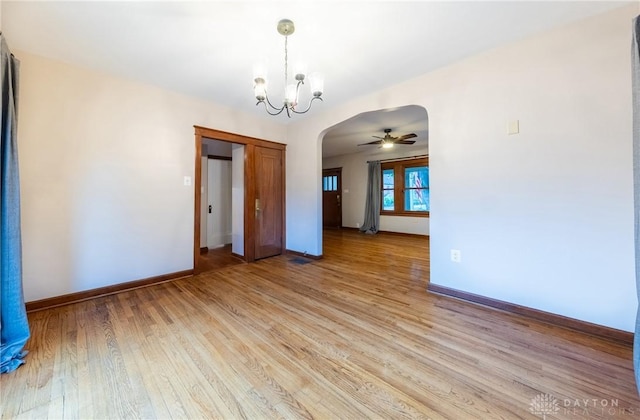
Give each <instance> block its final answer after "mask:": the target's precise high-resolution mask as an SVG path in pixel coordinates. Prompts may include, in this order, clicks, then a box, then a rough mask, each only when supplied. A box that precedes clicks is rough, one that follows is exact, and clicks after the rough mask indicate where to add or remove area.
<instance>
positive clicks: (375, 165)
mask: <svg viewBox="0 0 640 420" xmlns="http://www.w3.org/2000/svg"><path fill="white" fill-rule="evenodd" d="M381 178H382V174H381V170H380V161H379V160H376V161H373V162H369V178H368V181H367V201H366V203H365V209H364V223H362V226H361V227H360V231H361V232H364V233H370V234H374V233H378V230H380V200H381V198H380V194H381V193H382V191H381V190H382V187H381V184H382V179H381Z"/></svg>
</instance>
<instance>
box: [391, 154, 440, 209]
mask: <svg viewBox="0 0 640 420" xmlns="http://www.w3.org/2000/svg"><path fill="white" fill-rule="evenodd" d="M381 170H382V206H381V208H380V214H381V215H387V216H389V215H394V216H428V215H429V159H428V158H421V159H409V160H400V161H395V162H383V163H382V164H381Z"/></svg>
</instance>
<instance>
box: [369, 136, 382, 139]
mask: <svg viewBox="0 0 640 420" xmlns="http://www.w3.org/2000/svg"><path fill="white" fill-rule="evenodd" d="M371 137H374V138H376V139H380V140H382V139H384V137H378V136H371Z"/></svg>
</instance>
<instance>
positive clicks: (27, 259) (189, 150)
mask: <svg viewBox="0 0 640 420" xmlns="http://www.w3.org/2000/svg"><path fill="white" fill-rule="evenodd" d="M14 54H15V55H16V56H17V57H18V58H19V59H20V60H21V62H22V64H21V75H20V76H21V84H20V90H21V91H20V102H19V106H20V109H19V127H18V145H19V153H20V175H21V176H20V178H21V191H22V234H23V237H22V241H23V265H24V291H25V299H26V300H27V301H33V300H37V299H42V298H47V297H51V296H58V295H63V294H67V293H72V292H77V291H82V290H87V289H93V288H97V287H102V286H107V285H111V284H117V283H122V282H127V281H132V280H137V279H143V278H148V277H152V276H156V275H162V274H167V273H172V272H177V271H181V270H188V269H191V268H192V267H193V226H194V221H193V209H194V207H193V205H194V190H193V186H190V187H187V186H184V185H183V177H184V176H185V175H188V176H191V177H193V176H194V175H195V174H194V156H195V147H194V146H195V142H194V129H193V125H194V124H196V125H202V126H207V127H213V128H216V129H220V130H224V131H229V132H235V133H239V134H243V135H247V136H252V137H258V138H264V139H269V140H275V141H285V139H286V128H285V127H284V126H282V125H279V124H278V123H277V122H276V120H268V119H257V118H255V117H251V116H248V115H243V114H241V113H238V112H236V111H232V110H229V109H228V108H224V107H221V106H218V105H216V104H213V103H210V102H206V101H202V100H197V99H193V98H189V97H186V96H183V95H180V94H176V93H173V92H169V91H166V90H162V89H158V88H156V87H153V86H148V85H143V84H140V83H136V82H132V81H128V80H124V79H120V78H116V77H111V76H107V75H105V74H102V73H98V72H95V71H91V70H87V69H82V68H78V67H74V66H70V65H67V64H64V63H61V62H57V61H53V60H49V59H45V58H42V57H39V56H35V55H32V54H28V53H26V52H21V51H14ZM150 150H152V151H153V155H152V156H150V155H149V151H150ZM241 161H242V160H241Z"/></svg>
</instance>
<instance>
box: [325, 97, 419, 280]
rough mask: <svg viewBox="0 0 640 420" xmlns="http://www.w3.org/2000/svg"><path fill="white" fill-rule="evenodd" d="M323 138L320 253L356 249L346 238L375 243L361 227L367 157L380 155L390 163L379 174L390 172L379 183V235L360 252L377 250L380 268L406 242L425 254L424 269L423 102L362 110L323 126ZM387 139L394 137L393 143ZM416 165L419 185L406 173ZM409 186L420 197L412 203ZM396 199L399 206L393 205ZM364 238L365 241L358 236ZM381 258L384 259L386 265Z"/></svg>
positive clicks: (378, 158) (401, 251)
mask: <svg viewBox="0 0 640 420" xmlns="http://www.w3.org/2000/svg"><path fill="white" fill-rule="evenodd" d="M385 130H386V132H385ZM321 142H322V144H321V147H322V180H321V186H322V220H323V223H322V226H323V235H322V238H323V248H322V249H323V251H322V253H323V255H324V256H331V254H332V252H334V251H335V252H339V253H348V254H351V255H354V253H355V254H357V253H358V252H359V251H357V250H355V249H351V250H346V249H345V248H344V244H345V243H353V244H354V246H355V247H369V246H372V247H373V246H374V242H373V240H372V239H370V238H366V239H365V238H364V236H365V235H364V234H363V233H360V231H359V228H360V227H361V226H362V223H363V221H364V215H365V203H366V196H367V182H368V180H367V163H368V162H369V161H380V162H381V163H382V165H385V164H386V166H383V168H391V169H386V170H383V174H385V173H386V174H387V175H388V176H387V177H386V178H385V177H384V176H383V183H382V185H381V194H380V202H381V206H380V207H381V211H380V222H379V231H380V233H381V235H375V236H378V237H379V238H377V239H376V241H377V242H378V244H377V245H375V248H369V249H368V250H367V251H365V252H364V253H363V254H362V258H368V255H378V257H379V259H381V260H383V261H382V265H380V266H379V269H380V270H387V269H388V268H389V265H393V264H394V261H398V259H397V258H394V255H393V254H394V253H396V254H402V255H403V257H406V256H407V255H408V254H409V252H408V248H409V247H414V246H415V247H417V248H419V254H420V256H421V258H424V259H423V262H424V261H425V260H426V267H423V268H425V269H426V270H428V261H429V258H428V254H429V243H428V242H429V211H428V210H429V189H428V155H429V121H428V114H427V110H426V109H425V108H424V107H422V106H417V105H408V106H403V107H398V108H392V109H383V110H376V111H370V112H364V113H361V114H358V115H356V116H354V117H352V118H349V119H347V120H345V121H343V122H341V123H338V124H336V125H334V126H332V127H330V128H328V129H326V130H325V132H324V135H323V136H322V140H321ZM387 142H392V144H391V146H389V145H388V144H387ZM385 145H386V146H388V147H384V146H385ZM425 162H426V163H425ZM404 165H406V166H407V167H406V168H405V166H404ZM412 165H413V166H412ZM416 165H424V166H425V167H424V168H422V167H421V168H422V169H421V170H422V173H421V175H420V176H421V177H420V180H421V181H422V184H421V186H422V188H421V189H420V190H417V189H416V188H410V187H411V186H410V184H409V183H410V179H409V175H411V176H412V178H411V179H414V177H415V173H414V172H415V171H416ZM393 168H395V169H393ZM405 174H406V178H405ZM384 179H386V181H384ZM389 181H390V182H391V188H389V189H384V188H386V187H388V186H389ZM394 182H395V188H394V187H393V183H394ZM385 183H386V187H385ZM425 184H426V185H425ZM413 187H415V185H414V186H413ZM412 191H413V194H414V195H415V193H416V191H417V192H418V193H419V194H418V195H419V198H420V199H422V204H421V205H420V206H414V205H412V204H411V203H412V202H411V194H412ZM394 194H395V195H394ZM394 205H395V209H396V210H398V211H391V209H393V208H394ZM405 205H406V207H405ZM404 210H406V211H404ZM418 210H421V211H418ZM366 236H368V237H370V236H371V235H366ZM345 239H347V240H345ZM363 240H364V241H366V244H367V245H365V244H364V243H363V242H361V241H363ZM336 243H340V244H341V245H340V247H339V249H338V248H335V249H334V248H333V244H336ZM396 256H397V255H396ZM385 262H386V263H388V264H386V265H384V263H385ZM420 271H422V270H420Z"/></svg>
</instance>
